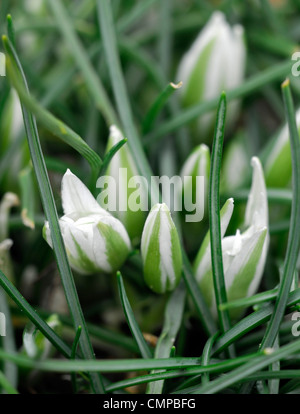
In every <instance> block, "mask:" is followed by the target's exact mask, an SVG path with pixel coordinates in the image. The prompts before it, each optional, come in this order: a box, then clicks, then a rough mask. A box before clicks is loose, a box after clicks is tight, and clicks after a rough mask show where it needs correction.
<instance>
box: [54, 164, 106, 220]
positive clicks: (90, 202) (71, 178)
mask: <svg viewBox="0 0 300 414" xmlns="http://www.w3.org/2000/svg"><path fill="white" fill-rule="evenodd" d="M61 196H62V205H63V210H64V213H65V214H71V213H75V212H76V213H77V214H81V215H85V214H88V213H98V214H100V215H103V216H107V215H109V213H108V212H107V211H106V210H104V209H103V208H102V207H100V206H99V204H98V203H97V201H96V200H95V198H94V197H93V195H92V193H91V192H90V190H89V189H88V188H87V187H86V186H85V185H84V184H83V182H82V181H81V180H79V178H78V177H76V175H74V174H73V173H72V172H71V171H70V170H69V169H68V170H67V172H66V173H65V175H64V176H63V179H62V190H61Z"/></svg>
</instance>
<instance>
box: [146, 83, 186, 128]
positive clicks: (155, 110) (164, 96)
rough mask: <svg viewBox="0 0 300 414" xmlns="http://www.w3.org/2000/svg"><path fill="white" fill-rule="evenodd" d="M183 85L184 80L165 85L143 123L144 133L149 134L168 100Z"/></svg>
mask: <svg viewBox="0 0 300 414" xmlns="http://www.w3.org/2000/svg"><path fill="white" fill-rule="evenodd" d="M181 86H182V82H179V83H177V84H175V83H172V82H171V83H169V84H168V85H167V86H166V87H165V89H164V90H163V91H162V92H161V94H160V95H159V96H158V97H157V99H156V100H155V102H154V103H153V104H152V106H151V108H150V109H149V111H148V113H147V114H146V116H145V119H144V121H143V125H142V130H143V135H145V134H148V133H149V131H151V130H152V128H153V125H154V122H155V120H156V119H157V117H158V115H159V114H160V112H161V111H162V109H163V107H164V106H165V104H166V102H167V101H168V99H169V98H170V97H171V96H172V95H173V93H174V92H175V91H176V90H177V89H179V88H181Z"/></svg>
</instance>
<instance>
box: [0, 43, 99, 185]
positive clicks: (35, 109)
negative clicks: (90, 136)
mask: <svg viewBox="0 0 300 414" xmlns="http://www.w3.org/2000/svg"><path fill="white" fill-rule="evenodd" d="M7 52H8V54H9V57H10V58H11V59H8V62H7V67H8V74H9V76H10V80H11V82H12V84H13V86H14V87H15V89H16V90H17V92H18V94H19V97H20V100H21V102H22V103H23V104H24V106H25V107H26V108H27V109H28V110H29V111H31V113H32V114H33V115H35V116H36V118H37V119H38V120H39V122H40V123H41V124H42V125H43V126H44V127H45V128H46V129H48V131H50V132H51V133H52V134H53V135H55V136H57V137H59V138H60V139H61V140H62V141H63V142H65V143H66V144H68V145H70V146H71V147H72V148H74V149H75V150H76V151H78V153H79V154H81V155H82V156H83V157H84V158H85V159H86V160H87V161H88V163H89V164H90V166H91V169H92V172H93V178H94V179H95V178H97V176H98V173H99V169H100V168H101V165H102V160H101V158H100V157H99V155H98V154H96V153H95V151H93V150H92V149H91V148H90V147H89V146H88V144H87V143H86V142H85V141H84V140H83V139H82V138H81V137H80V136H79V135H78V134H77V133H76V132H75V131H73V130H72V129H71V128H70V127H68V126H67V125H66V124H65V123H64V122H62V121H61V120H59V119H57V118H56V117H55V116H54V115H52V114H51V113H50V112H48V111H47V110H46V109H44V108H43V107H42V106H41V105H40V104H39V103H38V102H37V101H36V100H35V99H34V98H33V97H32V96H30V95H29V94H28V93H27V92H26V90H25V88H24V86H23V85H22V83H21V81H20V78H19V77H18V76H17V73H16V68H15V65H14V58H15V56H14V55H15V53H14V50H13V49H12V48H10V45H9V43H8V44H7Z"/></svg>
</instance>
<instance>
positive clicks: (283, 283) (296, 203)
mask: <svg viewBox="0 0 300 414" xmlns="http://www.w3.org/2000/svg"><path fill="white" fill-rule="evenodd" d="M282 93H283V99H284V106H285V111H286V117H287V121H288V125H289V132H290V134H289V136H290V143H291V153H292V171H293V179H292V181H293V184H292V187H293V200H292V210H291V219H290V220H291V221H290V231H289V238H288V245H287V250H286V255H285V260H284V264H283V271H282V278H281V280H280V284H279V289H278V296H277V299H276V302H275V308H274V312H273V313H272V317H271V320H270V323H269V324H268V327H267V330H266V334H265V336H264V338H263V340H262V343H261V347H262V348H266V347H272V346H273V344H274V342H275V339H276V336H277V334H278V331H279V327H280V324H281V321H282V318H283V315H284V313H285V309H286V305H287V302H288V295H289V292H290V289H291V285H292V281H293V276H294V272H295V268H296V263H297V259H298V255H299V250H300V232H299V228H300V140H299V133H298V128H297V123H296V118H295V109H294V103H293V98H292V93H291V89H290V82H289V80H288V79H287V80H286V81H285V82H284V83H283V84H282Z"/></svg>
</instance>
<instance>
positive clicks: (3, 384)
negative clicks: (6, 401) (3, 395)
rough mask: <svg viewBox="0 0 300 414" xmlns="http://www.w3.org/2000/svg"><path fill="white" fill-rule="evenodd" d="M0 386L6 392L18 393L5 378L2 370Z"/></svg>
mask: <svg viewBox="0 0 300 414" xmlns="http://www.w3.org/2000/svg"><path fill="white" fill-rule="evenodd" d="M0 387H2V388H3V389H4V390H5V391H6V392H7V394H19V393H18V391H17V390H16V389H15V388H14V387H13V386H12V385H11V384H10V382H9V381H8V380H7V378H6V376H5V375H4V374H3V372H2V371H0Z"/></svg>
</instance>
